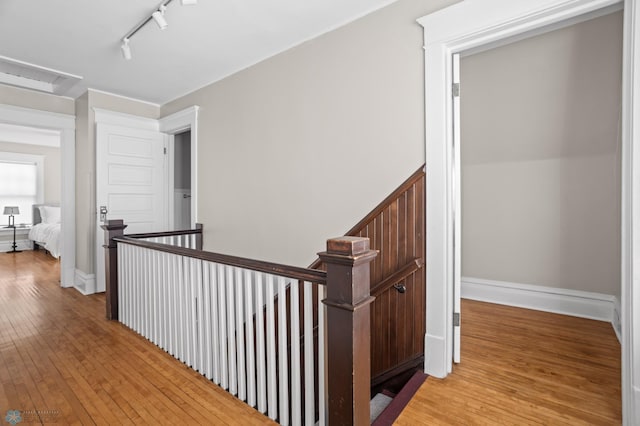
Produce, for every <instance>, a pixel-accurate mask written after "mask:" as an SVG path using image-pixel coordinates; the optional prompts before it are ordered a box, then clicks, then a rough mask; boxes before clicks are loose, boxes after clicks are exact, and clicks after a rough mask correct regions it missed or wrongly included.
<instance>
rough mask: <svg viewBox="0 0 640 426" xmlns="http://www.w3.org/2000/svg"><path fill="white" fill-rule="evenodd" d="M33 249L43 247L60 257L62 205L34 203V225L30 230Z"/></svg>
mask: <svg viewBox="0 0 640 426" xmlns="http://www.w3.org/2000/svg"><path fill="white" fill-rule="evenodd" d="M29 239H30V240H31V241H33V249H34V250H38V249H39V248H43V249H45V250H46V251H48V252H49V254H51V256H53V257H55V258H56V259H59V258H60V206H59V205H58V204H34V205H33V226H32V227H31V230H30V231H29Z"/></svg>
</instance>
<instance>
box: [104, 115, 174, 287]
mask: <svg viewBox="0 0 640 426" xmlns="http://www.w3.org/2000/svg"><path fill="white" fill-rule="evenodd" d="M166 144H167V137H166V135H164V134H163V133H160V132H158V131H154V130H148V129H138V128H131V127H125V126H118V125H113V124H103V123H97V124H96V207H97V212H96V213H97V220H96V222H97V226H96V291H97V292H102V291H104V290H105V278H104V248H103V247H102V246H103V244H104V231H103V230H102V229H101V228H100V225H102V224H103V223H104V221H106V220H107V219H123V220H124V223H125V224H127V225H128V227H127V229H126V231H125V232H126V233H128V234H133V233H142V232H158V231H165V230H168V229H169V228H168V223H167V222H168V219H167V218H168V212H167V200H166V187H167V186H166V185H167V173H166V171H167V165H166Z"/></svg>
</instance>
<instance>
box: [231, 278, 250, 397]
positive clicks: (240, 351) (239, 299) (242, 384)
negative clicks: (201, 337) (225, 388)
mask: <svg viewBox="0 0 640 426" xmlns="http://www.w3.org/2000/svg"><path fill="white" fill-rule="evenodd" d="M233 269H234V272H235V281H234V282H233V288H234V290H235V292H236V297H235V300H236V327H235V328H236V348H237V350H236V353H237V355H238V357H237V362H238V366H237V367H238V398H239V399H241V400H243V401H244V400H245V399H246V398H247V388H246V383H247V382H246V369H245V368H246V367H245V349H244V322H243V317H244V315H243V314H244V313H243V310H242V308H243V294H242V293H243V291H242V290H243V287H244V286H243V283H242V269H241V268H233Z"/></svg>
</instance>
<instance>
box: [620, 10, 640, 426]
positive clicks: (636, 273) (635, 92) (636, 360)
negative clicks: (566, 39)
mask: <svg viewBox="0 0 640 426" xmlns="http://www.w3.org/2000/svg"><path fill="white" fill-rule="evenodd" d="M624 8H625V9H624V36H623V54H622V58H623V59H622V61H623V63H622V180H621V182H622V238H621V245H622V247H621V254H622V268H621V272H622V273H621V275H622V284H623V285H622V292H621V293H622V294H621V296H622V297H621V301H620V305H621V306H620V310H621V323H622V324H621V334H622V415H623V423H624V424H625V425H640V184H639V183H638V182H640V180H639V179H640V131H636V129H640V61H639V60H638V58H640V28H639V25H640V7H638V4H637V2H636V1H634V0H625V2H624ZM634 223H635V224H636V225H635V226H634Z"/></svg>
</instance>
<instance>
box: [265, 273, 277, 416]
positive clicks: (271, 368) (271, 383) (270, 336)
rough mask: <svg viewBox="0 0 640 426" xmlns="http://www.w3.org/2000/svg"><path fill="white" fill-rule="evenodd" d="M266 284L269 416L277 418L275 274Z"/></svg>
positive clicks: (269, 277) (269, 276) (268, 276)
mask: <svg viewBox="0 0 640 426" xmlns="http://www.w3.org/2000/svg"><path fill="white" fill-rule="evenodd" d="M266 278H267V283H266V286H265V296H266V300H267V303H266V306H267V330H266V331H267V400H268V404H267V405H268V408H269V417H270V418H271V419H272V420H275V419H276V418H277V417H278V399H277V396H278V393H277V392H278V389H277V387H276V336H275V334H276V332H275V330H276V324H275V307H274V303H273V296H274V292H273V276H272V275H267V277H266Z"/></svg>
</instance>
